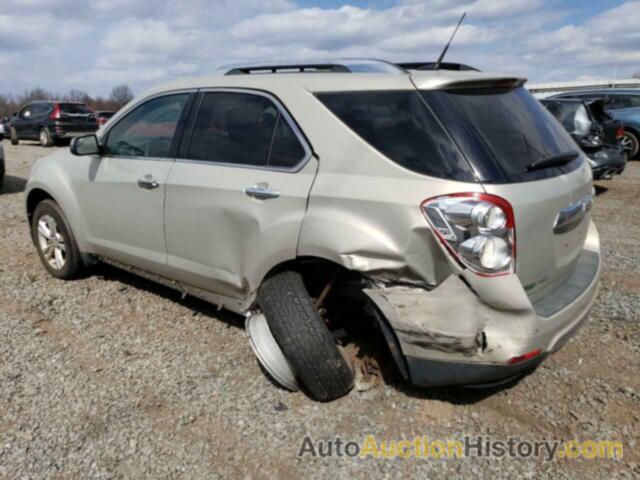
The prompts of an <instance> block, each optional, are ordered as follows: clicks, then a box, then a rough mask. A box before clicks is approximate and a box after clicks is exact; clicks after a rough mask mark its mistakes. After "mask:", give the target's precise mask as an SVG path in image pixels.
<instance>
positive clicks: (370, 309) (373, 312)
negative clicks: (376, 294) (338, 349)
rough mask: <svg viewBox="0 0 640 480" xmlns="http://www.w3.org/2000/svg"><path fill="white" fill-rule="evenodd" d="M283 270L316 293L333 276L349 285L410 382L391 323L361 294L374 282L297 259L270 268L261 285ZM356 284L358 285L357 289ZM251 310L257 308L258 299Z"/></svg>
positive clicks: (326, 262) (339, 267) (337, 266)
mask: <svg viewBox="0 0 640 480" xmlns="http://www.w3.org/2000/svg"><path fill="white" fill-rule="evenodd" d="M286 270H294V271H297V272H298V273H300V274H301V275H302V279H303V281H304V282H305V285H307V286H308V285H309V284H311V283H313V284H316V287H315V288H316V290H317V288H318V286H317V284H320V285H324V284H326V283H328V282H330V281H331V279H332V277H334V276H337V277H339V278H340V280H339V281H341V282H342V283H343V285H345V284H346V282H349V283H350V284H352V287H350V289H351V290H353V291H352V292H350V294H353V295H358V296H361V299H362V300H363V301H366V302H367V303H366V304H365V306H364V308H365V309H366V310H367V313H368V314H369V315H370V316H371V317H372V319H373V320H374V321H375V322H376V324H377V327H378V328H379V330H380V335H381V338H382V340H383V341H384V343H385V345H386V346H387V348H388V349H389V354H390V356H391V358H393V361H394V363H395V365H396V368H397V369H398V371H399V373H400V374H401V375H402V377H403V378H404V379H405V380H409V372H408V367H407V363H406V359H405V358H404V356H403V354H402V348H401V346H400V342H399V340H398V338H397V336H396V334H395V331H394V330H393V327H392V326H391V323H390V322H389V319H388V318H387V317H386V316H385V313H384V311H383V310H382V309H380V308H379V306H378V305H377V304H376V303H375V302H373V301H372V300H371V298H370V297H369V295H367V294H365V293H364V289H365V288H369V287H371V286H373V280H372V279H371V278H369V277H367V276H366V275H365V274H364V273H362V272H359V271H356V270H353V269H349V268H347V267H346V266H345V265H343V264H341V263H338V262H336V261H335V260H333V259H330V258H326V257H320V256H300V257H296V258H294V259H291V260H286V261H283V262H280V263H279V264H277V265H275V266H274V267H272V268H271V270H269V271H268V272H267V274H266V275H265V276H264V277H263V278H262V280H261V282H260V285H262V284H263V283H264V282H265V281H266V280H267V279H269V278H270V277H272V276H274V275H276V274H278V273H280V272H283V271H286ZM358 284H360V285H359V286H358ZM340 287H341V285H338V288H340ZM313 293H317V291H316V292H312V295H313ZM252 308H258V305H257V295H256V300H255V302H254V305H253V306H252Z"/></svg>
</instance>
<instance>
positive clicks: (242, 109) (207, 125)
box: [187, 92, 305, 167]
mask: <svg viewBox="0 0 640 480" xmlns="http://www.w3.org/2000/svg"><path fill="white" fill-rule="evenodd" d="M304 153H305V152H304V149H303V148H302V146H301V145H300V142H299V141H298V139H297V137H296V136H295V134H294V133H293V131H292V130H291V127H290V126H289V125H288V123H287V122H286V121H285V119H284V118H282V116H281V114H280V111H279V110H278V108H277V107H276V106H275V105H274V104H273V102H272V101H271V100H269V99H268V98H266V97H263V96H261V95H253V94H248V93H226V92H220V93H217V92H214V93H207V94H206V95H205V97H204V99H203V101H202V104H201V106H200V111H199V112H198V116H197V118H196V122H195V125H194V129H193V135H192V137H191V143H190V145H189V149H188V152H187V156H188V158H192V159H196V160H207V161H211V162H220V163H231V164H239V165H254V166H268V165H273V166H278V167H289V166H294V165H296V164H297V163H299V162H300V160H302V159H303V157H304Z"/></svg>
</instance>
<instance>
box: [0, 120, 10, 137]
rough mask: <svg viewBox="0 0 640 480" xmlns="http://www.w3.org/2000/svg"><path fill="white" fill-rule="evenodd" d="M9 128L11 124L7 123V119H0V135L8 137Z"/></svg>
mask: <svg viewBox="0 0 640 480" xmlns="http://www.w3.org/2000/svg"><path fill="white" fill-rule="evenodd" d="M10 126H11V123H10V122H9V117H2V118H0V135H4V136H5V137H8V136H9V128H10Z"/></svg>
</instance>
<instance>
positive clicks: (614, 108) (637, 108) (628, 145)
mask: <svg viewBox="0 0 640 480" xmlns="http://www.w3.org/2000/svg"><path fill="white" fill-rule="evenodd" d="M550 98H579V99H583V100H594V99H597V98H602V99H604V103H605V107H606V109H607V111H608V112H609V113H610V114H611V116H613V118H615V119H617V120H620V121H621V122H622V123H623V125H624V138H623V139H622V143H623V146H624V148H625V150H626V151H627V153H628V155H629V158H630V159H631V158H637V157H638V153H639V152H640V89H631V88H626V89H625V88H606V89H599V90H579V91H576V92H566V93H560V94H558V95H553V96H552V97H550Z"/></svg>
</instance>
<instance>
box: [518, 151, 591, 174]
mask: <svg viewBox="0 0 640 480" xmlns="http://www.w3.org/2000/svg"><path fill="white" fill-rule="evenodd" d="M579 156H580V153H579V152H576V151H575V150H569V151H568V152H562V153H558V154H556V155H551V156H549V157H545V158H543V159H542V160H536V161H535V162H533V163H530V164H529V165H527V167H526V168H525V169H524V171H525V172H532V171H533V170H541V169H543V168H548V167H559V166H562V165H566V164H567V163H570V162H572V161H573V160H575V159H576V158H578V157H579Z"/></svg>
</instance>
